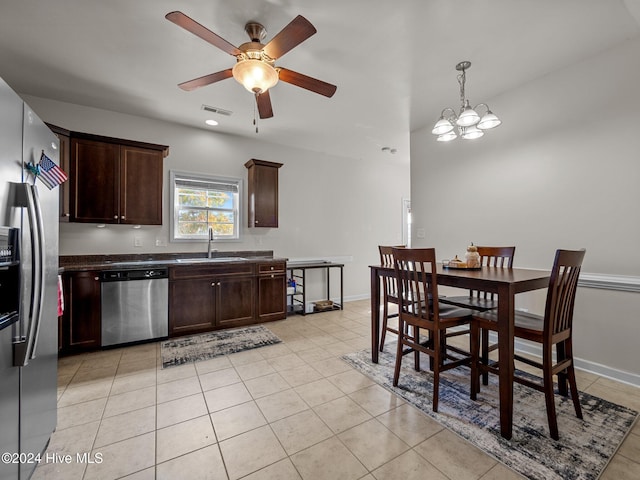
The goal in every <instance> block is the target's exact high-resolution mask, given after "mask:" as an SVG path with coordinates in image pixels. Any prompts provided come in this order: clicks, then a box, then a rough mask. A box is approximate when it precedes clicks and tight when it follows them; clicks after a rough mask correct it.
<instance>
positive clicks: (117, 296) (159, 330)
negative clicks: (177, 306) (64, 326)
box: [100, 268, 169, 347]
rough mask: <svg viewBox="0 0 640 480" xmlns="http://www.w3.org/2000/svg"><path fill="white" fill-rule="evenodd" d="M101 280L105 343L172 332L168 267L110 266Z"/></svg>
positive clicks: (127, 341)
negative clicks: (136, 267)
mask: <svg viewBox="0 0 640 480" xmlns="http://www.w3.org/2000/svg"><path fill="white" fill-rule="evenodd" d="M100 280H101V282H102V284H101V288H102V346H103V347H106V346H109V345H118V344H121V343H129V342H138V341H141V340H151V339H154V338H160V337H166V336H167V335H168V331H169V274H168V269H167V268H151V269H139V270H110V271H106V272H102V273H101V274H100Z"/></svg>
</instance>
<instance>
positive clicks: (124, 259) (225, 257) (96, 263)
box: [58, 250, 287, 273]
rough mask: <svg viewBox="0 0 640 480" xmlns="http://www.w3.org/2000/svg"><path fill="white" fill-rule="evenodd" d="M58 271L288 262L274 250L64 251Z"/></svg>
mask: <svg viewBox="0 0 640 480" xmlns="http://www.w3.org/2000/svg"><path fill="white" fill-rule="evenodd" d="M58 261H59V271H60V272H61V273H62V272H78V271H87V270H113V269H121V268H126V269H129V268H145V267H152V266H153V267H160V266H167V267H168V266H179V265H182V266H189V265H191V266H193V265H207V264H211V265H220V264H227V263H242V262H286V261H287V259H286V258H274V256H273V251H270V250H259V251H235V252H214V253H213V254H212V258H211V259H208V258H207V255H206V253H198V252H191V253H161V254H152V253H147V254H114V255H62V256H60V257H59V260H58Z"/></svg>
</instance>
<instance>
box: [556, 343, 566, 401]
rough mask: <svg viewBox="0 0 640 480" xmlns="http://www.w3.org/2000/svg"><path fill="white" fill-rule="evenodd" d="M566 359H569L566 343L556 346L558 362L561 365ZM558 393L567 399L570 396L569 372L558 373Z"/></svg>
mask: <svg viewBox="0 0 640 480" xmlns="http://www.w3.org/2000/svg"><path fill="white" fill-rule="evenodd" d="M566 358H567V353H566V351H565V342H559V343H557V344H556V361H557V362H558V363H560V362H562V361H563V360H564V359H566ZM558 392H559V393H560V395H562V396H563V397H566V396H568V395H569V392H568V390H567V372H566V371H564V370H563V371H562V372H558Z"/></svg>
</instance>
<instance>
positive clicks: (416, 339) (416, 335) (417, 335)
mask: <svg viewBox="0 0 640 480" xmlns="http://www.w3.org/2000/svg"><path fill="white" fill-rule="evenodd" d="M407 335H408V332H407ZM413 342H414V343H415V344H416V345H417V344H419V343H420V329H419V328H418V327H416V326H414V327H413ZM413 365H414V368H415V370H416V372H419V371H420V351H419V350H416V349H414V350H413Z"/></svg>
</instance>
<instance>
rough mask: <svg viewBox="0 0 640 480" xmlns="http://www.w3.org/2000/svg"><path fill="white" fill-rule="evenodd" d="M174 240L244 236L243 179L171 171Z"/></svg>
mask: <svg viewBox="0 0 640 480" xmlns="http://www.w3.org/2000/svg"><path fill="white" fill-rule="evenodd" d="M170 177H171V191H172V194H173V196H172V202H171V203H172V205H173V217H172V231H173V235H172V237H173V240H198V241H202V240H207V239H208V238H209V229H211V230H212V232H213V238H214V240H216V241H224V240H239V239H240V198H241V196H242V180H241V179H239V178H226V177H215V176H211V175H205V174H197V173H185V172H176V171H171V174H170Z"/></svg>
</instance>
